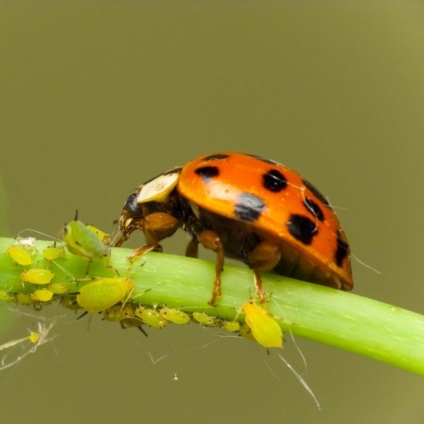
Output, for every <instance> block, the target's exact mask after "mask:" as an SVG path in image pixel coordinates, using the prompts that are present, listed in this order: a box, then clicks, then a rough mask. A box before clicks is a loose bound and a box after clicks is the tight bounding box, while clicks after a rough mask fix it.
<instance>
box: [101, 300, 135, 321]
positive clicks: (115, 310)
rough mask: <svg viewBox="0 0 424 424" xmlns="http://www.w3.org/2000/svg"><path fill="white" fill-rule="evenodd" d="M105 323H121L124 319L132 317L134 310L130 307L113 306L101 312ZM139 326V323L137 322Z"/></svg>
mask: <svg viewBox="0 0 424 424" xmlns="http://www.w3.org/2000/svg"><path fill="white" fill-rule="evenodd" d="M103 317H104V319H105V320H106V321H121V320H123V319H126V318H133V317H134V308H133V307H132V306H131V305H128V304H127V305H115V306H112V307H111V308H108V309H106V310H105V311H104V312H103ZM138 323H139V324H138V325H140V321H138Z"/></svg>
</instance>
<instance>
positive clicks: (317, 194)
mask: <svg viewBox="0 0 424 424" xmlns="http://www.w3.org/2000/svg"><path fill="white" fill-rule="evenodd" d="M302 182H303V184H305V186H306V187H307V188H308V189H309V190H311V192H312V194H313V195H314V196H315V197H316V198H318V199H319V200H320V202H322V203H323V204H324V205H325V206H327V208H329V209H331V206H330V204H329V203H328V200H327V199H326V198H325V196H324V195H323V194H322V193H321V192H320V191H319V190H318V189H317V188H316V187H315V186H314V185H313V184H311V183H310V182H309V181H308V180H307V179H305V178H302Z"/></svg>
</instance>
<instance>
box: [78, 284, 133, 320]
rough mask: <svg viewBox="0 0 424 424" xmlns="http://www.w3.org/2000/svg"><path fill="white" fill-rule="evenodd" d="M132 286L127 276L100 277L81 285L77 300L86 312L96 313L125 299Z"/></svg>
mask: <svg viewBox="0 0 424 424" xmlns="http://www.w3.org/2000/svg"><path fill="white" fill-rule="evenodd" d="M133 288H134V283H133V282H132V281H131V280H128V279H127V278H102V279H100V280H96V281H93V282H91V283H88V284H86V285H85V286H83V287H81V288H80V289H79V293H78V295H77V302H78V305H79V306H81V308H83V309H85V310H86V311H87V312H91V313H97V312H101V311H105V310H106V309H108V308H110V307H112V306H113V305H115V304H116V303H118V302H122V301H125V300H126V299H127V297H128V296H129V294H130V292H131V290H132V289H133Z"/></svg>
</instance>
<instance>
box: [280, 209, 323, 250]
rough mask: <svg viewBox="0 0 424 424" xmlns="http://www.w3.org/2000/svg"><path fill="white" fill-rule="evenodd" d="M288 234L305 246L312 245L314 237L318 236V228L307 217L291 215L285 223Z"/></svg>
mask: <svg viewBox="0 0 424 424" xmlns="http://www.w3.org/2000/svg"><path fill="white" fill-rule="evenodd" d="M287 228H288V229H289V233H290V234H291V235H292V236H293V237H294V238H295V239H296V240H298V241H300V242H301V243H303V244H305V245H309V244H311V243H312V239H313V237H314V236H316V235H317V234H318V228H317V226H316V225H315V223H314V222H313V221H312V220H310V219H309V218H308V217H306V216H303V215H296V214H293V215H291V216H290V219H289V220H288V222H287Z"/></svg>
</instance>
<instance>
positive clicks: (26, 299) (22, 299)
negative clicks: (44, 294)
mask: <svg viewBox="0 0 424 424" xmlns="http://www.w3.org/2000/svg"><path fill="white" fill-rule="evenodd" d="M16 300H17V301H18V302H19V303H22V304H23V305H32V304H34V303H35V301H34V300H33V299H32V297H31V296H30V295H29V294H28V293H17V294H16Z"/></svg>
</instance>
